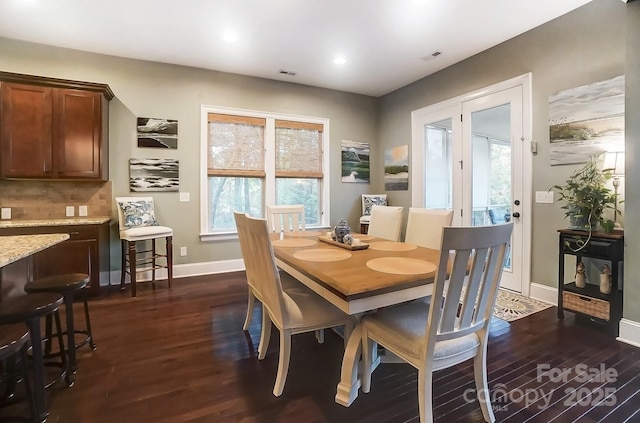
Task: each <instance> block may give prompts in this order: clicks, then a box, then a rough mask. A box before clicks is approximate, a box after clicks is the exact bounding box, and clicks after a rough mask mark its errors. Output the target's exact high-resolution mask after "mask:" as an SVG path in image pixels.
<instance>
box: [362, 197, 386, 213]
mask: <svg viewBox="0 0 640 423" xmlns="http://www.w3.org/2000/svg"><path fill="white" fill-rule="evenodd" d="M362 203H363V204H364V216H370V215H371V207H372V206H374V205H375V206H386V205H387V196H386V194H385V195H368V194H363V195H362Z"/></svg>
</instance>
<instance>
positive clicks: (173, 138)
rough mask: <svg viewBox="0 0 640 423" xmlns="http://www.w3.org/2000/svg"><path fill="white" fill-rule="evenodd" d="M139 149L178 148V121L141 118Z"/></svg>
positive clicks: (139, 122)
mask: <svg viewBox="0 0 640 423" xmlns="http://www.w3.org/2000/svg"><path fill="white" fill-rule="evenodd" d="M138 147H149V148H173V149H176V148H178V121H177V120H171V119H156V118H141V117H139V118H138Z"/></svg>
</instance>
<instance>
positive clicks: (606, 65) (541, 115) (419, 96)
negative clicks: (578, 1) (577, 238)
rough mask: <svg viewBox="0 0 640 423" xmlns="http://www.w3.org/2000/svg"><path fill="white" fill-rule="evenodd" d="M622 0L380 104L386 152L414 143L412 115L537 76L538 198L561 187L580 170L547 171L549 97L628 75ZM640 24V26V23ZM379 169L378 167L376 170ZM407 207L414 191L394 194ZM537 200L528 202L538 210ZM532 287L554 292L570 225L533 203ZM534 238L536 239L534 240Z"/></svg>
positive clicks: (607, 0) (599, 4)
mask: <svg viewBox="0 0 640 423" xmlns="http://www.w3.org/2000/svg"><path fill="white" fill-rule="evenodd" d="M626 9H627V6H626V5H625V4H624V3H622V2H621V1H613V0H594V1H593V2H591V3H589V4H587V5H586V6H584V7H582V8H580V9H578V10H576V11H574V12H572V13H569V14H567V15H565V16H562V17H560V18H558V19H556V20H554V21H551V22H549V23H547V24H545V25H542V26H540V27H538V28H535V29H533V30H531V31H529V32H527V33H525V34H522V35H521V36H518V37H516V38H513V39H511V40H509V41H506V42H504V43H502V44H500V45H498V46H496V47H494V48H492V49H489V50H487V51H485V52H482V53H480V54H478V55H476V56H474V57H471V58H469V59H468V60H465V61H463V62H460V63H458V64H456V65H453V66H451V67H449V68H447V69H445V70H443V71H441V72H439V73H436V74H434V75H431V76H429V77H427V78H424V79H422V80H420V81H418V82H415V83H413V84H411V85H409V86H406V87H403V88H401V89H399V90H397V91H396V92H394V93H392V94H389V95H386V96H385V97H383V98H382V101H381V109H380V121H381V126H380V132H379V134H380V135H379V138H380V141H381V145H380V149H385V148H389V147H390V146H395V145H400V144H407V143H411V115H410V114H411V111H412V110H416V109H419V108H422V107H425V106H428V105H431V104H435V103H438V102H440V101H443V100H447V99H449V98H452V97H455V96H458V95H462V94H466V93H469V92H472V91H474V90H477V89H480V88H483V87H486V86H489V85H492V84H495V83H498V82H500V81H504V80H507V79H510V78H513V77H516V76H519V75H523V74H525V73H528V72H531V73H532V101H533V105H532V113H533V122H532V127H533V139H534V140H535V141H537V142H538V154H537V155H535V156H533V190H532V191H533V192H535V191H546V190H548V189H549V188H550V187H551V186H552V185H554V184H558V183H561V182H562V181H564V179H566V177H567V176H568V175H569V174H570V173H571V172H572V171H573V170H575V168H576V167H575V166H554V167H551V166H550V165H549V147H548V146H549V125H548V98H549V95H550V94H552V93H555V92H557V91H560V90H563V89H566V88H571V87H576V86H579V85H583V84H588V83H591V82H595V81H600V80H604V79H607V78H611V77H613V76H617V75H622V74H624V72H625V66H624V63H625V47H624V46H625V30H624V27H625V26H624V21H625V12H626ZM638 24H639V25H640V22H638ZM375 166H376V164H372V168H373V167H375ZM390 196H391V201H392V202H393V203H394V204H402V205H405V206H409V205H410V203H411V198H410V192H407V191H404V192H397V191H396V192H393V193H390ZM533 200H534V199H533V198H530V199H526V201H531V202H532V203H533ZM532 207H533V222H532V225H533V231H532V237H533V238H532V269H531V276H532V282H535V283H540V284H544V285H548V286H554V287H555V286H556V285H557V283H556V279H557V272H558V270H557V269H558V266H557V262H558V256H557V243H558V235H557V233H556V230H557V229H558V228H563V227H566V226H567V222H566V221H565V220H563V216H564V213H563V212H562V210H561V209H560V204H552V205H550V204H532ZM533 234H535V235H533Z"/></svg>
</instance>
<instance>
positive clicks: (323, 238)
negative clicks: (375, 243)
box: [318, 235, 369, 251]
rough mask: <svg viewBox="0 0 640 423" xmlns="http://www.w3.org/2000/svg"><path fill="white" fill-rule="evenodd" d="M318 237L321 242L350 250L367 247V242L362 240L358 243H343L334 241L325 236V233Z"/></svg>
mask: <svg viewBox="0 0 640 423" xmlns="http://www.w3.org/2000/svg"><path fill="white" fill-rule="evenodd" d="M318 239H319V240H320V241H322V242H326V243H327V244H331V245H335V246H338V247H340V248H344V249H346V250H350V251H356V250H366V249H367V248H369V244H365V243H364V242H361V243H360V245H349V244H343V243H342V242H338V241H334V240H332V239H331V238H327V237H326V236H325V235H319V236H318Z"/></svg>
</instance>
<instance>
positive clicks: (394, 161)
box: [384, 145, 409, 191]
mask: <svg viewBox="0 0 640 423" xmlns="http://www.w3.org/2000/svg"><path fill="white" fill-rule="evenodd" d="M384 189H385V190H386V191H407V190H408V189H409V146H408V145H401V146H398V147H393V148H388V149H386V150H385V151H384Z"/></svg>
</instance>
